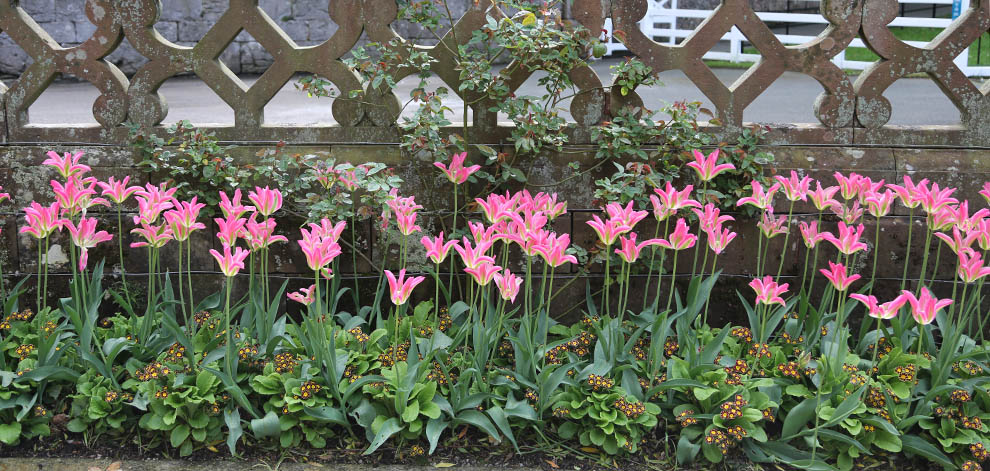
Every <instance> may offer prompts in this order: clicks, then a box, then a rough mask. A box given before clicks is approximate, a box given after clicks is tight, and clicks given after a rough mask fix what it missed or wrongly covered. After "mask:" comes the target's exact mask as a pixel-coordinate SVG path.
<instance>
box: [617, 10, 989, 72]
mask: <svg viewBox="0 0 990 471" xmlns="http://www.w3.org/2000/svg"><path fill="white" fill-rule="evenodd" d="M900 3H901V4H925V5H952V6H953V7H954V10H955V11H956V12H958V11H965V10H966V9H967V8H969V4H970V0H900ZM711 13H712V12H711V10H692V9H682V8H678V7H677V0H651V1H650V7H649V10H648V11H647V14H646V17H645V18H643V20H642V21H640V23H639V28H640V30H641V31H642V32H643V33H644V34H646V35H647V36H648V37H651V38H655V39H656V38H662V39H663V41H662V42H663V43H664V44H670V45H675V44H678V43H679V42H680V40H682V39H683V38H686V37H688V36H690V35H691V33H692V32H693V31H692V30H689V29H680V28H678V27H677V20H678V19H680V18H694V19H705V18H708V17H709V16H710V15H711ZM757 16H758V17H759V18H760V19H761V20H762V21H764V22H772V23H789V24H791V25H792V26H797V25H802V24H806V25H826V24H828V20H826V19H825V17H823V16H822V15H820V14H809V13H777V12H758V13H757ZM952 21H953V20H952V19H951V18H921V17H908V16H899V17H897V18H896V19H894V21H893V22H891V23H890V26H899V27H908V28H946V27H948V26H949V25H950V24H951V23H952ZM605 30H606V31H607V35H608V38H609V39H608V42H606V47H607V49H608V53H609V54H612V53H613V52H615V51H624V50H625V46H623V45H622V43H621V42H619V41H618V40H616V39H615V38H614V37H613V36H612V21H611V19H609V20H606V22H605ZM777 39H778V40H780V42H781V43H783V44H784V45H796V44H803V43H806V42H808V41H811V40H813V39H815V36H811V35H801V34H778V35H777ZM722 41H726V42H728V43H729V44H728V46H729V47H728V50H727V51H726V50H712V51H708V52H707V53H706V54H705V56H704V58H705V59H713V60H724V61H730V62H755V61H757V60H759V58H760V55H759V54H753V53H748V52H745V51H744V44H745V43H747V41H748V40H747V39H746V36H745V35H743V34H742V32H741V31H739V29H738V28H736V27H732V30H731V31H729V32H727V33H725V35H724V36H722ZM906 43H907V44H909V45H911V46H915V47H925V46H927V45H928V43H927V42H923V41H906ZM849 47H850V48H853V47H856V48H865V47H866V45H865V44H864V43H863V41H862V40H861V39H859V38H856V39H853V41H852V42H851V43H850V44H849ZM988 47H990V45H988ZM722 49H724V47H723V48H722ZM832 62H834V63H835V64H836V65H838V66H839V67H842V68H844V69H852V70H863V69H865V68H866V67H868V66H869V65H870V64H872V62H866V61H855V60H849V59H846V51H842V52H841V53H839V54H838V55H837V56H835V58H833V59H832ZM955 63H956V65H958V66H959V68H960V69H962V71H963V72H964V73H965V74H966V75H967V76H970V77H974V76H990V66H981V65H977V64H970V63H969V49H966V50H964V51H963V52H962V54H960V55H959V57H957V58H956V60H955Z"/></svg>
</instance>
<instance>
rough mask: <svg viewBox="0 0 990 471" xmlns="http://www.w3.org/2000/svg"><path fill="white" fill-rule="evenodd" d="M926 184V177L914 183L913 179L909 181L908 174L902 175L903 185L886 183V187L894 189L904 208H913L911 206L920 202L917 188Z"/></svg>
mask: <svg viewBox="0 0 990 471" xmlns="http://www.w3.org/2000/svg"><path fill="white" fill-rule="evenodd" d="M927 186H928V179H927V178H925V179H923V180H921V181H920V182H918V184H917V185H916V184H915V183H914V182H913V181H911V177H910V176H907V175H904V185H903V186H902V185H894V184H888V185H887V188H890V189H891V190H894V193H895V194H897V197H898V198H900V200H901V204H903V205H904V207H905V208H911V209H913V208H917V207H918V205H920V204H921V198H920V193H919V192H918V189H919V188H920V187H927Z"/></svg>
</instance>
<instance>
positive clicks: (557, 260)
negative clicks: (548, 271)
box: [533, 234, 577, 268]
mask: <svg viewBox="0 0 990 471" xmlns="http://www.w3.org/2000/svg"><path fill="white" fill-rule="evenodd" d="M569 245H571V236H570V235H568V234H564V235H561V236H556V235H550V236H549V237H548V238H547V239H546V240H544V241H543V243H541V244H538V245H536V246H535V247H533V251H534V252H535V253H536V254H538V255H539V256H540V257H541V258H543V261H544V262H546V264H547V265H549V266H551V267H552V268H557V267H559V266H561V265H563V264H565V263H577V257H575V256H573V255H569V254H567V247H568V246H569Z"/></svg>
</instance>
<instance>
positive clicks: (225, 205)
mask: <svg viewBox="0 0 990 471" xmlns="http://www.w3.org/2000/svg"><path fill="white" fill-rule="evenodd" d="M220 211H223V215H224V217H226V218H228V219H230V220H234V219H238V218H240V217H241V216H243V215H244V213H249V212H252V211H254V206H244V205H242V204H241V189H240V188H238V189H236V190H234V197H233V198H231V197H229V196H227V192H225V191H221V192H220Z"/></svg>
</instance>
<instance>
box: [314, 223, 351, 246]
mask: <svg viewBox="0 0 990 471" xmlns="http://www.w3.org/2000/svg"><path fill="white" fill-rule="evenodd" d="M345 228H347V221H339V222H338V223H337V224H334V223H332V222H331V221H330V220H329V219H327V218H323V219H320V223H319V224H316V223H313V222H311V223H309V229H310V233H311V234H312V236H313V237H319V238H321V239H330V240H331V241H333V242H339V241H340V236H341V235H342V234H343V233H344V229H345Z"/></svg>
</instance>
